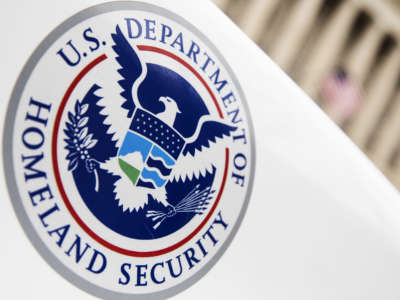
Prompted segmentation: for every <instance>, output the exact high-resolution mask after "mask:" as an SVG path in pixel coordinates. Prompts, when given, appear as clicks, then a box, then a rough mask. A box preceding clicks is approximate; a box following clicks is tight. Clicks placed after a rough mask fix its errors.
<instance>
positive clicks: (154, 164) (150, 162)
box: [147, 155, 172, 176]
mask: <svg viewBox="0 0 400 300" xmlns="http://www.w3.org/2000/svg"><path fill="white" fill-rule="evenodd" d="M147 166H148V167H150V168H156V169H157V170H159V171H160V173H161V174H162V175H163V176H168V175H169V174H171V171H172V169H171V168H167V167H165V165H164V163H163V161H162V160H161V159H153V157H152V156H151V155H150V156H149V158H148V159H147Z"/></svg>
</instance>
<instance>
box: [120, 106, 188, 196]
mask: <svg viewBox="0 0 400 300" xmlns="http://www.w3.org/2000/svg"><path fill="white" fill-rule="evenodd" d="M184 146H185V140H184V139H183V137H182V136H181V135H180V134H179V133H178V132H177V131H176V130H175V129H174V128H171V127H170V126H169V125H168V124H166V123H164V122H163V121H161V120H160V119H158V118H157V117H156V116H154V115H153V114H151V113H149V112H147V111H145V110H142V109H136V112H135V114H134V116H133V119H132V122H131V125H130V127H129V130H128V132H127V133H126V135H125V138H124V142H123V143H122V146H121V148H120V149H119V153H118V162H119V166H120V167H121V170H122V171H123V173H124V174H125V175H126V176H127V177H128V178H129V179H130V180H131V181H132V183H133V184H134V185H136V186H138V187H145V188H150V189H155V188H160V187H162V186H164V185H165V183H166V182H167V181H168V177H169V175H170V174H171V171H172V168H173V166H174V165H175V162H176V160H177V159H178V157H179V155H180V154H181V152H182V149H183V148H184Z"/></svg>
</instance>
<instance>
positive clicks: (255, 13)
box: [239, 0, 282, 42]
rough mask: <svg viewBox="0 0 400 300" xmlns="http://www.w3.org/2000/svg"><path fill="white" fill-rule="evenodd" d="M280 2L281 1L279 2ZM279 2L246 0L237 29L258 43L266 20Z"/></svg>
mask: <svg viewBox="0 0 400 300" xmlns="http://www.w3.org/2000/svg"><path fill="white" fill-rule="evenodd" d="M281 1H282V0H281ZM278 3H279V0H247V7H246V8H245V10H244V12H243V15H242V17H241V18H240V21H239V27H240V28H242V30H243V31H244V32H245V33H246V34H247V35H248V36H249V37H250V38H251V39H252V40H253V41H255V42H259V41H260V39H261V37H262V35H263V33H264V31H265V26H266V23H267V21H268V19H269V18H270V17H271V15H272V13H273V12H274V10H275V8H276V6H277V5H278Z"/></svg>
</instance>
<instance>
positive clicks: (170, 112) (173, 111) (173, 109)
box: [157, 97, 181, 127]
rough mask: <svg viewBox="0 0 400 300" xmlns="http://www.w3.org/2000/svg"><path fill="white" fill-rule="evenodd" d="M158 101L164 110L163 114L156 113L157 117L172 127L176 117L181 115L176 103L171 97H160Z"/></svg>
mask: <svg viewBox="0 0 400 300" xmlns="http://www.w3.org/2000/svg"><path fill="white" fill-rule="evenodd" d="M159 101H160V102H162V103H163V104H164V106H165V109H164V111H163V112H160V113H158V114H157V117H159V118H160V119H161V120H162V121H164V122H165V123H167V124H168V125H169V126H171V127H173V125H174V122H175V118H176V115H177V114H180V113H181V111H180V110H179V107H178V104H176V101H175V100H174V99H172V98H171V97H160V98H159Z"/></svg>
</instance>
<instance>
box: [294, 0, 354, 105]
mask: <svg viewBox="0 0 400 300" xmlns="http://www.w3.org/2000/svg"><path fill="white" fill-rule="evenodd" d="M357 13H358V10H357V9H356V8H355V7H354V6H353V4H352V3H351V2H350V1H343V2H342V3H341V5H340V7H339V8H338V9H337V11H336V12H334V14H333V15H332V16H331V18H330V20H329V21H328V24H326V28H325V29H324V30H323V32H322V35H321V37H320V38H319V39H318V41H317V43H316V46H315V48H313V49H312V50H311V53H310V56H309V57H308V58H307V61H306V63H305V64H304V71H303V76H302V77H301V79H300V85H301V86H302V87H303V88H304V90H305V91H306V92H307V93H308V94H309V95H310V96H311V97H312V98H315V97H316V95H317V92H318V90H319V88H320V85H321V81H322V79H323V78H324V77H325V76H326V75H327V72H329V71H330V70H331V69H332V67H333V66H334V65H335V63H337V60H338V56H339V54H340V51H341V50H342V49H343V47H344V43H345V42H346V38H347V36H348V35H349V32H350V30H351V27H352V25H353V23H354V19H355V17H356V14H357Z"/></svg>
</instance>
